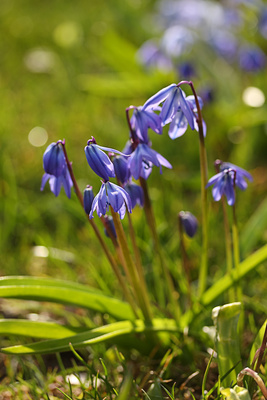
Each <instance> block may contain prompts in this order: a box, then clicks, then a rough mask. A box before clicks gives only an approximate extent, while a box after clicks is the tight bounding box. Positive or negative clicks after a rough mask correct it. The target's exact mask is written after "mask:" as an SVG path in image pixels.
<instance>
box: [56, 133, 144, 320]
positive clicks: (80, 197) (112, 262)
mask: <svg viewBox="0 0 267 400" xmlns="http://www.w3.org/2000/svg"><path fill="white" fill-rule="evenodd" d="M62 148H63V151H64V155H65V159H66V163H67V167H68V170H69V173H70V177H71V180H72V183H73V186H74V189H75V193H76V196H77V198H78V200H79V202H80V204H81V206H82V208H83V210H84V207H83V195H82V193H81V191H80V189H79V186H78V184H77V181H76V178H75V175H74V173H73V169H72V163H71V162H70V161H69V158H68V155H67V151H66V146H65V140H63V141H62ZM88 222H89V223H90V225H91V226H92V228H93V230H94V233H95V235H96V237H97V239H98V241H99V243H100V245H101V247H102V249H103V251H104V253H105V255H106V257H107V259H108V261H109V263H110V265H111V268H112V270H113V272H114V273H115V275H116V277H117V279H118V281H119V283H120V285H121V288H122V290H123V293H124V295H125V298H126V300H127V301H128V302H129V304H130V306H131V307H132V310H133V312H134V315H135V316H136V318H138V313H137V307H136V305H135V303H134V300H133V298H132V295H131V293H130V291H129V289H128V287H127V286H126V284H125V280H124V278H123V276H122V275H121V273H120V270H119V268H118V265H117V263H116V261H115V259H114V257H113V256H112V254H111V253H110V251H109V249H108V247H107V245H106V243H105V242H104V240H103V238H102V236H101V234H100V232H99V229H98V227H97V226H96V224H95V222H94V221H92V220H91V219H89V217H88ZM111 234H112V233H111Z"/></svg>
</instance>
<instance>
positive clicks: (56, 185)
mask: <svg viewBox="0 0 267 400" xmlns="http://www.w3.org/2000/svg"><path fill="white" fill-rule="evenodd" d="M47 181H49V185H50V190H51V192H52V193H54V195H55V196H56V197H57V196H58V195H59V192H60V190H61V187H63V188H64V190H65V193H66V195H67V196H68V198H70V196H71V187H72V186H73V183H72V179H71V177H70V174H69V170H68V168H67V167H66V168H65V169H64V170H63V172H62V174H61V175H60V176H54V175H50V174H47V173H45V174H44V175H43V178H42V183H41V190H44V186H45V184H46V182H47Z"/></svg>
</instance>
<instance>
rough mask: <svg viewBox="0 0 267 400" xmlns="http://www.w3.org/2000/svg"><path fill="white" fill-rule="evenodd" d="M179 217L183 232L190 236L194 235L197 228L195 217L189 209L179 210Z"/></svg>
mask: <svg viewBox="0 0 267 400" xmlns="http://www.w3.org/2000/svg"><path fill="white" fill-rule="evenodd" d="M179 218H180V220H181V222H182V225H183V228H184V231H185V233H186V234H187V235H188V236H189V237H191V238H192V237H194V236H195V234H196V232H197V228H198V222H197V219H196V217H195V216H194V215H193V214H191V212H189V211H181V212H179Z"/></svg>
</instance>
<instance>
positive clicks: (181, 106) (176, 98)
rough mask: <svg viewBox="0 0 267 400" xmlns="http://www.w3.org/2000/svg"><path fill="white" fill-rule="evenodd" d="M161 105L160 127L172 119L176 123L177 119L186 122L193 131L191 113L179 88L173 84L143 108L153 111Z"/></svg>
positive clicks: (151, 98)
mask: <svg viewBox="0 0 267 400" xmlns="http://www.w3.org/2000/svg"><path fill="white" fill-rule="evenodd" d="M161 103H163V105H162V109H161V112H160V114H159V116H160V118H161V121H162V126H165V125H167V124H169V123H170V122H172V121H173V120H174V119H175V120H176V122H177V118H178V119H181V118H182V119H185V120H186V121H187V122H188V124H189V126H190V127H191V129H192V130H194V129H195V124H194V114H193V111H192V109H191V106H190V104H189V103H188V101H187V98H186V96H185V93H184V92H183V91H182V89H181V88H180V87H178V86H177V85H176V84H174V83H173V84H171V85H169V86H167V87H166V88H163V89H161V90H160V91H159V92H158V93H156V94H155V95H154V96H152V97H150V99H148V100H147V101H146V102H145V104H144V107H145V108H146V109H155V108H156V107H158V106H159V104H161ZM177 114H178V115H177Z"/></svg>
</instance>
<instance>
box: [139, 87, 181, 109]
mask: <svg viewBox="0 0 267 400" xmlns="http://www.w3.org/2000/svg"><path fill="white" fill-rule="evenodd" d="M174 87H176V84H175V83H172V84H171V85H169V86H167V87H165V88H163V89H161V90H160V91H159V92H157V93H156V94H154V96H152V97H150V98H149V99H148V100H147V101H146V102H145V104H144V105H143V109H144V110H148V109H154V108H155V107H157V106H158V105H159V104H160V103H162V102H163V101H164V100H165V99H166V98H167V97H168V96H169V94H170V92H171V91H172V89H173V88H174Z"/></svg>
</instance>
